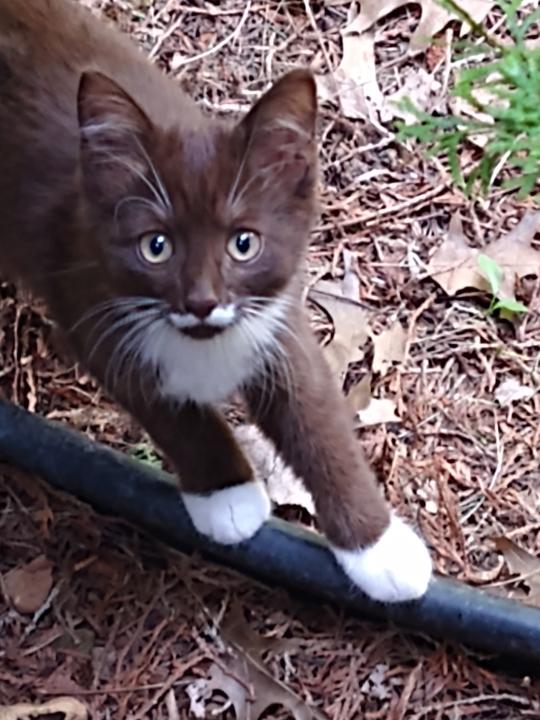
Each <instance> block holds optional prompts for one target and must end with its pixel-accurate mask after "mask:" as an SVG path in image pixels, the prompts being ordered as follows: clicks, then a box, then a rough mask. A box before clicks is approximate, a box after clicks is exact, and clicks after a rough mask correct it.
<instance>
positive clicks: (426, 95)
mask: <svg viewBox="0 0 540 720" xmlns="http://www.w3.org/2000/svg"><path fill="white" fill-rule="evenodd" d="M440 89H441V83H440V82H439V81H438V80H436V79H435V78H434V77H433V75H430V74H429V73H428V72H427V71H426V70H425V69H424V68H422V67H420V68H408V69H407V71H406V73H405V75H404V77H403V78H402V85H401V87H400V88H399V90H396V92H394V93H392V94H391V95H388V96H387V97H386V98H385V103H384V109H383V111H382V114H381V115H382V119H383V120H384V121H388V120H391V119H392V118H394V117H399V118H402V119H403V120H404V121H405V124H406V125H412V124H413V123H415V122H418V117H417V116H416V115H415V114H414V113H412V112H409V111H408V110H407V109H406V108H404V107H402V102H403V100H405V99H408V100H410V101H411V102H412V103H413V105H414V106H415V108H417V109H418V110H423V111H424V112H432V111H433V110H434V109H435V107H436V104H437V102H438V101H439V91H440Z"/></svg>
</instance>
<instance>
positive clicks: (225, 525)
mask: <svg viewBox="0 0 540 720" xmlns="http://www.w3.org/2000/svg"><path fill="white" fill-rule="evenodd" d="M182 498H183V500H184V505H185V507H186V510H187V511H188V513H189V516H190V517H191V521H192V522H193V525H194V526H195V527H196V529H197V530H198V531H199V532H200V533H201V534H202V535H207V536H208V537H210V538H211V539H212V540H214V541H215V542H218V543H221V544H222V545H234V544H236V543H239V542H242V540H247V539H248V538H250V537H252V536H253V535H255V533H256V532H257V530H258V529H259V528H260V527H261V525H262V524H263V523H264V522H265V521H266V520H268V518H269V517H270V513H271V510H272V508H271V504H270V499H269V497H268V494H267V493H266V490H265V487H264V485H263V484H262V483H261V482H258V481H255V480H254V481H251V482H247V483H242V484H241V485H233V486H232V487H228V488H224V489H223V490H216V491H215V492H213V493H209V494H206V495H200V494H197V493H182Z"/></svg>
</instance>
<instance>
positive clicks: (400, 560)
mask: <svg viewBox="0 0 540 720" xmlns="http://www.w3.org/2000/svg"><path fill="white" fill-rule="evenodd" d="M333 552H334V555H335V558H336V560H337V561H338V563H339V564H340V565H341V567H342V568H343V570H344V571H345V572H346V574H347V575H348V576H349V578H350V579H351V580H352V581H353V582H354V583H355V585H358V587H360V588H361V589H362V590H363V591H364V592H365V593H366V594H367V595H369V596H370V597H371V598H373V599H374V600H380V601H381V602H402V601H404V600H413V599H415V598H419V597H421V596H422V595H423V594H424V593H425V592H426V590H427V587H428V584H429V580H430V578H431V558H430V556H429V553H428V549H427V547H426V546H425V545H424V541H423V540H421V539H420V537H419V536H418V535H417V534H416V533H415V532H414V531H413V530H412V529H411V528H410V527H409V526H408V525H406V524H405V523H404V522H403V520H400V518H398V517H395V516H392V518H391V520H390V525H389V526H388V528H387V529H386V530H385V531H384V533H383V534H382V535H381V537H380V538H379V539H378V540H377V541H376V542H375V543H373V545H370V546H369V547H367V548H363V549H361V550H343V549H340V548H333Z"/></svg>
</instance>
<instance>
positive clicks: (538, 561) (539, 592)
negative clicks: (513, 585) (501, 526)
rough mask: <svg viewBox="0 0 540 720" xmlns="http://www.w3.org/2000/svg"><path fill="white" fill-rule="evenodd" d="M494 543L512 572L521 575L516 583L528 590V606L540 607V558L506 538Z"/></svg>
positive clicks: (498, 539) (496, 539)
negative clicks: (521, 584) (520, 583)
mask: <svg viewBox="0 0 540 720" xmlns="http://www.w3.org/2000/svg"><path fill="white" fill-rule="evenodd" d="M493 542H494V543H495V547H496V548H497V550H499V552H502V554H503V556H504V559H505V560H506V564H507V565H508V569H509V570H510V572H511V573H516V574H518V575H519V577H518V578H516V582H522V583H523V585H525V587H527V588H528V590H529V595H528V596H527V604H528V605H535V606H536V607H540V558H538V557H536V556H535V555H531V553H529V552H527V551H526V550H524V549H523V548H520V547H519V545H516V543H515V542H513V541H512V540H509V539H508V538H506V537H497V538H494V539H493Z"/></svg>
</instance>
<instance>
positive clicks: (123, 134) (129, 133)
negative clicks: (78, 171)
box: [77, 72, 152, 195]
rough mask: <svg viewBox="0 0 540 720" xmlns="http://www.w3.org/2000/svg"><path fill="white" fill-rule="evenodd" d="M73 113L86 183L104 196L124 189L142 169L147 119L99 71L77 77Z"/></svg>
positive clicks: (149, 124)
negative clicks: (75, 103) (77, 120)
mask: <svg viewBox="0 0 540 720" xmlns="http://www.w3.org/2000/svg"><path fill="white" fill-rule="evenodd" d="M77 110H78V118H79V128H80V134H81V135H80V136H81V161H82V165H83V172H84V174H85V175H86V177H87V178H88V179H89V180H90V184H91V185H92V186H94V188H96V189H100V191H101V193H102V194H105V195H110V194H111V193H113V192H114V191H115V190H116V189H119V186H120V185H122V186H123V188H124V189H125V185H126V183H128V182H130V181H131V182H132V181H133V179H134V176H135V175H136V173H137V171H138V170H143V169H144V166H145V158H144V151H143V149H142V148H143V144H144V143H143V141H144V138H145V136H146V135H148V133H150V132H151V128H152V125H151V122H150V120H149V119H148V117H147V116H146V114H145V113H144V112H143V110H141V108H140V107H139V106H138V105H137V103H136V102H135V101H134V100H133V99H132V98H131V97H130V96H129V95H128V94H127V93H126V92H124V90H122V88H121V87H119V86H118V85H117V84H116V83H115V82H114V81H113V80H111V79H110V78H108V77H106V76H105V75H102V74H101V73H99V72H85V73H83V75H82V76H81V79H80V82H79V91H78V96H77ZM113 171H114V172H113ZM100 183H101V185H100Z"/></svg>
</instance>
